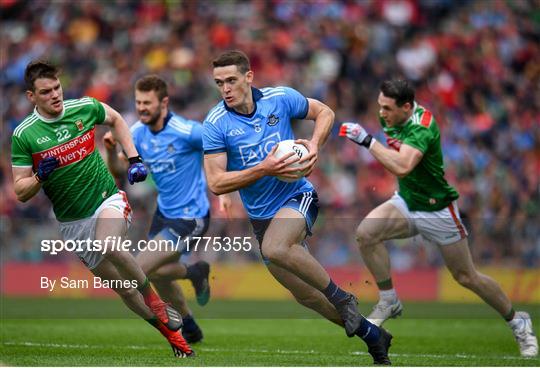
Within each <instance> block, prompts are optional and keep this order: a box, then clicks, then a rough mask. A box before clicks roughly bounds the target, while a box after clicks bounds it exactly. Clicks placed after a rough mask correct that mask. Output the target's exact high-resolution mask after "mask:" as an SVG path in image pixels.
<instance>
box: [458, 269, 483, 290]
mask: <svg viewBox="0 0 540 368" xmlns="http://www.w3.org/2000/svg"><path fill="white" fill-rule="evenodd" d="M453 276H454V280H456V281H457V282H458V283H459V284H460V285H461V286H463V287H465V288H467V289H474V288H475V286H476V285H477V284H478V282H477V281H478V277H476V274H474V273H471V272H466V271H463V272H455V273H454V274H453Z"/></svg>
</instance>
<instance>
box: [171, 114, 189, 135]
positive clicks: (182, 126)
mask: <svg viewBox="0 0 540 368" xmlns="http://www.w3.org/2000/svg"><path fill="white" fill-rule="evenodd" d="M194 124H196V122H195V121H193V120H188V119H184V118H183V117H181V116H179V115H173V116H172V117H171V119H170V120H169V123H168V124H167V125H168V126H169V127H170V128H171V129H173V130H175V131H176V132H179V133H182V134H186V135H190V134H191V130H192V129H193V125H194Z"/></svg>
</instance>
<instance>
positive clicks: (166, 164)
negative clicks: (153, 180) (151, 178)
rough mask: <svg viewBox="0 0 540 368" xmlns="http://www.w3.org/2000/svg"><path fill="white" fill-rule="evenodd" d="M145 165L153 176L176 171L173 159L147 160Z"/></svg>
mask: <svg viewBox="0 0 540 368" xmlns="http://www.w3.org/2000/svg"><path fill="white" fill-rule="evenodd" d="M144 163H145V164H146V166H148V168H149V169H150V172H151V173H152V174H161V173H172V172H175V171H176V166H175V165H174V160H173V159H167V160H145V161H144Z"/></svg>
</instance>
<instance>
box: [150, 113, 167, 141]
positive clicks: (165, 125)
mask: <svg viewBox="0 0 540 368" xmlns="http://www.w3.org/2000/svg"><path fill="white" fill-rule="evenodd" d="M171 118H172V112H170V111H167V116H165V119H163V127H162V128H161V129H160V130H158V131H157V132H154V131H153V130H152V129H150V128H148V130H149V131H150V133H152V134H153V135H156V134H159V133H161V132H162V131H164V130H165V128H167V124H168V123H169V120H171Z"/></svg>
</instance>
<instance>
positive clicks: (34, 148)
mask: <svg viewBox="0 0 540 368" xmlns="http://www.w3.org/2000/svg"><path fill="white" fill-rule="evenodd" d="M104 120H105V109H104V107H103V105H102V104H101V103H100V102H99V101H98V100H96V99H94V98H90V97H84V98H81V99H78V100H66V101H64V110H63V111H62V113H61V114H60V116H58V117H56V118H54V119H47V118H45V117H43V116H41V115H40V114H39V112H38V111H37V109H34V112H33V113H32V114H30V115H29V116H28V117H26V119H24V120H23V121H22V122H21V123H20V124H19V125H18V126H17V128H15V130H14V132H13V135H12V137H11V164H12V166H13V167H32V169H33V170H34V171H35V170H36V169H37V165H38V163H39V161H40V160H42V159H44V158H45V157H49V156H54V157H56V158H58V160H59V161H60V165H59V167H58V168H57V169H56V170H54V171H53V172H52V174H51V175H50V176H49V179H48V180H47V181H45V182H44V183H43V190H44V191H45V194H46V195H47V197H49V199H50V200H51V202H52V205H53V210H54V213H55V215H56V218H57V219H58V220H59V221H74V220H79V219H83V218H87V217H90V216H92V215H93V213H94V212H95V210H96V209H97V208H98V207H99V206H100V205H101V203H102V202H103V201H104V200H105V199H106V198H108V197H110V196H111V195H113V194H115V193H117V192H118V188H117V187H116V184H115V182H114V179H113V177H112V176H111V174H110V173H109V171H108V169H107V166H106V165H105V162H104V161H103V159H102V158H101V155H100V154H99V151H98V150H97V149H96V146H95V129H96V128H95V126H96V124H102V123H103V121H104Z"/></svg>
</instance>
